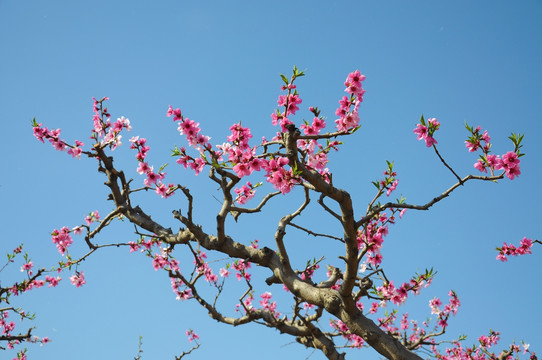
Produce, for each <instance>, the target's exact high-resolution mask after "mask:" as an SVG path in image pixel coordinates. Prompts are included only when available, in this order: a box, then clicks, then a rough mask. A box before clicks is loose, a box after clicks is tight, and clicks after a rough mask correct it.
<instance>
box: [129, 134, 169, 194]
mask: <svg viewBox="0 0 542 360" xmlns="http://www.w3.org/2000/svg"><path fill="white" fill-rule="evenodd" d="M130 143H131V145H130V148H131V149H135V150H137V154H136V159H137V161H138V162H139V164H138V166H137V170H136V171H137V172H138V174H140V175H146V176H147V178H146V179H145V180H143V184H145V186H146V187H149V188H152V186H155V192H156V193H157V194H158V195H160V196H162V197H163V198H167V197H170V196H171V195H173V193H174V192H175V184H168V185H167V186H166V185H165V184H164V183H162V180H164V178H165V176H166V173H165V172H162V169H159V170H158V172H155V171H154V167H153V166H150V165H149V164H148V163H147V162H145V161H144V160H145V158H146V157H147V153H148V152H149V150H150V147H149V146H147V145H146V144H147V139H145V138H140V137H139V136H134V137H132V138H131V139H130Z"/></svg>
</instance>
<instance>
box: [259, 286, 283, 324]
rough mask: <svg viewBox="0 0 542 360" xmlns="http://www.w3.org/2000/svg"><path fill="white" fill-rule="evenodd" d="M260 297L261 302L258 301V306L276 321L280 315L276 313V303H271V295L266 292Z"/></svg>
mask: <svg viewBox="0 0 542 360" xmlns="http://www.w3.org/2000/svg"><path fill="white" fill-rule="evenodd" d="M260 297H261V298H262V300H260V306H261V307H262V308H263V309H264V310H267V311H269V312H270V313H271V315H273V317H274V318H275V319H278V318H279V317H280V313H279V312H277V302H276V301H271V299H272V298H273V295H272V294H271V293H270V292H269V291H266V292H265V293H263V294H262V295H260Z"/></svg>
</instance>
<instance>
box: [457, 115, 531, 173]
mask: <svg viewBox="0 0 542 360" xmlns="http://www.w3.org/2000/svg"><path fill="white" fill-rule="evenodd" d="M465 126H466V128H467V130H468V131H469V132H470V136H469V138H468V139H467V140H465V145H466V146H467V149H469V151H470V152H475V151H477V150H479V149H481V150H482V155H480V158H479V159H478V160H477V161H476V163H475V164H474V167H475V168H476V169H478V170H479V171H480V172H485V173H487V170H488V169H489V171H490V172H491V174H492V175H493V172H494V170H504V172H505V174H506V176H507V177H508V178H509V179H510V180H514V178H515V177H516V176H519V175H520V174H521V171H520V168H519V163H520V160H519V157H520V156H522V155H523V154H521V153H520V151H519V149H520V148H521V140H522V139H523V136H522V135H516V134H512V136H510V137H509V139H510V140H512V142H513V144H514V146H515V150H514V151H508V152H507V153H505V154H504V155H502V156H499V155H494V154H490V152H491V137H490V136H489V134H488V132H487V130H486V131H484V132H483V133H482V128H481V127H480V126H478V127H476V128H473V127H471V126H469V125H468V124H466V125H465Z"/></svg>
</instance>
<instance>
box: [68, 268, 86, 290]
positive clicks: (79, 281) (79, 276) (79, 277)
mask: <svg viewBox="0 0 542 360" xmlns="http://www.w3.org/2000/svg"><path fill="white" fill-rule="evenodd" d="M70 281H71V283H72V284H73V285H75V286H76V287H81V286H83V285H84V284H86V281H85V274H83V272H82V271H80V272H76V273H75V274H74V275H72V276H71V277H70Z"/></svg>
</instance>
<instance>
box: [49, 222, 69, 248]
mask: <svg viewBox="0 0 542 360" xmlns="http://www.w3.org/2000/svg"><path fill="white" fill-rule="evenodd" d="M70 232H71V230H70V229H69V228H68V227H67V226H64V227H63V228H61V229H60V230H57V229H55V230H53V232H52V233H51V239H52V240H53V244H55V245H56V248H57V249H58V252H59V253H60V254H61V255H64V254H65V253H66V251H67V250H68V247H70V245H71V244H73V239H72V237H71V235H70Z"/></svg>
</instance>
